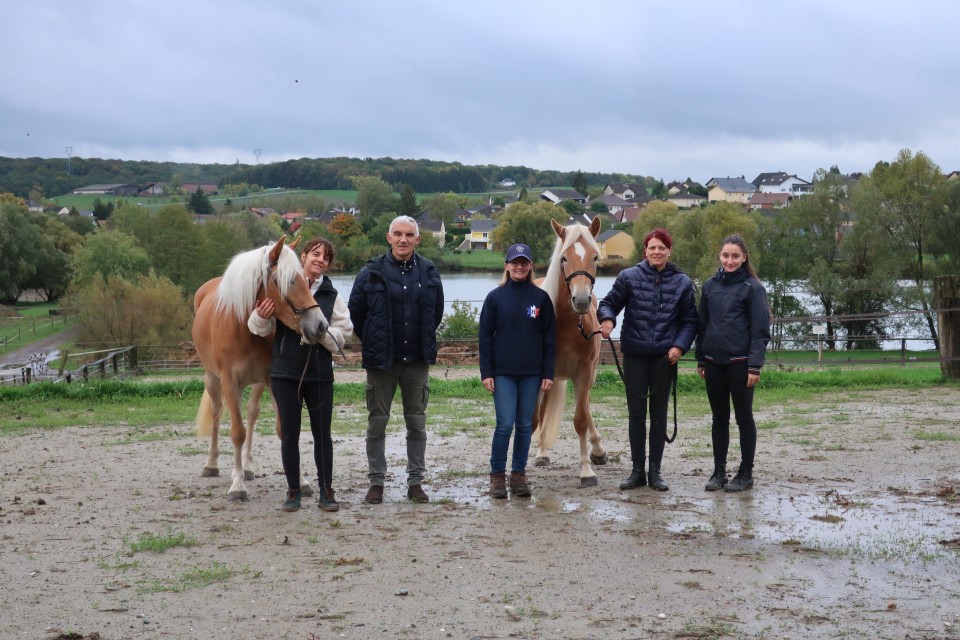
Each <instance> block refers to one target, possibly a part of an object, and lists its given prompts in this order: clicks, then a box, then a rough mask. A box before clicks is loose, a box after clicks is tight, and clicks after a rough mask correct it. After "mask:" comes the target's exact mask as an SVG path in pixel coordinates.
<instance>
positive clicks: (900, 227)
mask: <svg viewBox="0 0 960 640" xmlns="http://www.w3.org/2000/svg"><path fill="white" fill-rule="evenodd" d="M854 197H855V202H856V205H857V212H858V215H859V217H858V220H857V224H858V225H861V224H866V225H873V226H875V227H877V228H879V229H882V230H883V231H884V232H885V233H886V234H887V236H888V238H889V239H890V241H891V245H890V249H891V250H892V251H893V252H894V253H895V254H896V255H898V256H900V257H901V258H902V272H903V274H904V275H905V276H906V277H907V278H909V279H910V281H911V282H912V287H911V289H912V290H910V291H906V292H905V293H904V299H905V301H906V306H907V308H912V309H915V310H918V311H920V312H921V313H922V315H923V318H924V320H925V321H926V324H927V329H928V330H929V334H930V338H931V339H932V340H933V342H934V345H935V347H936V348H938V349H939V348H940V340H939V336H938V335H937V325H936V315H935V312H934V303H933V287H932V286H931V285H932V281H931V276H932V275H933V273H931V270H930V269H929V268H928V267H927V260H928V259H929V258H930V257H931V256H930V255H929V254H930V253H931V252H932V250H933V248H934V247H935V243H934V237H935V236H936V234H938V233H939V232H940V228H941V226H942V222H943V219H944V217H945V215H946V213H947V184H946V180H945V179H944V177H943V173H942V172H941V170H940V167H939V166H937V165H936V164H935V163H934V162H933V161H932V160H930V158H928V157H927V156H926V155H924V154H923V153H922V152H919V153H917V154H916V155H914V154H913V153H912V152H911V151H909V150H908V149H904V150H902V151H900V153H899V154H898V155H897V159H896V160H894V161H893V162H892V163H889V164H888V163H886V162H878V163H877V164H876V166H874V168H873V171H871V172H870V174H869V175H867V176H865V177H864V178H863V179H862V180H861V181H860V184H859V188H858V189H856V190H855V196H854ZM904 248H906V249H907V250H906V251H904V250H903V249H904Z"/></svg>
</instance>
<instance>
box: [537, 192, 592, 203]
mask: <svg viewBox="0 0 960 640" xmlns="http://www.w3.org/2000/svg"><path fill="white" fill-rule="evenodd" d="M540 199H541V200H546V201H547V202H552V203H553V204H560V203H561V202H563V201H564V200H573V201H574V202H576V203H578V204H582V205H586V204H587V197H586V196H585V195H583V194H582V193H580V192H579V191H577V190H576V189H545V190H544V191H543V192H542V193H541V194H540Z"/></svg>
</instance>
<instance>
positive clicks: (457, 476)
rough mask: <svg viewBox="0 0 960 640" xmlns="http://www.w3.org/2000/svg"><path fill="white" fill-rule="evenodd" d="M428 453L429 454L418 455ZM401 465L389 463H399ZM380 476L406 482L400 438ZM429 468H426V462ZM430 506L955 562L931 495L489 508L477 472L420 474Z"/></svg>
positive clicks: (598, 501) (554, 496) (566, 497)
mask: <svg viewBox="0 0 960 640" xmlns="http://www.w3.org/2000/svg"><path fill="white" fill-rule="evenodd" d="M428 453H429V452H428ZM401 461H402V464H397V463H398V462H401ZM387 462H388V467H389V468H388V475H389V476H391V477H392V478H393V479H394V480H392V481H393V482H396V480H401V481H402V480H405V478H406V467H405V462H406V443H405V439H404V437H403V436H402V435H401V437H400V438H399V439H398V438H396V436H395V435H394V434H390V435H388V437H387ZM428 465H429V460H428ZM429 473H430V475H431V476H433V478H432V482H431V483H430V487H429V493H430V494H431V496H432V497H434V500H437V501H440V500H443V501H447V502H450V503H454V504H461V505H470V507H471V508H476V509H484V510H486V509H497V508H513V509H517V508H521V509H531V510H536V511H541V512H545V513H552V514H568V515H570V516H572V517H578V516H579V517H584V518H587V519H588V520H590V521H593V522H596V523H619V524H623V525H627V526H631V525H641V526H643V527H649V526H657V527H662V528H664V529H666V530H667V531H668V532H670V533H673V534H675V535H678V536H683V537H694V536H700V535H705V536H712V537H716V538H739V539H745V540H758V541H761V542H764V543H771V544H779V545H784V546H786V547H790V546H796V548H801V549H815V550H818V551H823V552H826V553H835V554H837V555H841V556H856V557H866V558H874V559H902V560H904V561H914V560H922V561H936V560H949V561H953V562H960V550H958V545H957V543H953V544H950V545H945V544H941V541H953V540H956V539H958V538H960V508H957V507H955V506H954V505H950V504H948V503H946V502H944V501H943V500H941V499H939V498H936V497H933V496H916V495H907V496H897V495H891V494H883V495H879V494H856V493H849V494H843V495H841V494H838V493H836V492H834V491H831V492H829V493H823V494H793V495H785V494H768V493H767V490H766V489H759V490H758V489H754V490H753V491H750V492H745V493H742V494H737V495H732V494H728V493H724V492H717V493H711V494H707V493H703V494H702V496H695V497H687V496H680V495H678V494H676V493H675V492H670V493H664V494H654V493H651V492H644V493H636V494H634V493H630V494H627V493H620V492H604V493H603V494H602V495H596V494H590V495H586V496H577V495H576V490H572V491H571V492H570V493H563V494H561V493H557V492H553V491H538V490H537V487H536V483H534V491H533V496H532V497H531V498H529V499H519V500H514V499H512V498H511V499H509V500H494V499H492V498H490V497H489V496H488V495H487V493H486V491H487V486H488V478H487V475H486V474H476V473H471V474H463V473H460V472H458V471H457V470H455V469H450V468H447V467H444V466H433V465H431V466H430V469H429Z"/></svg>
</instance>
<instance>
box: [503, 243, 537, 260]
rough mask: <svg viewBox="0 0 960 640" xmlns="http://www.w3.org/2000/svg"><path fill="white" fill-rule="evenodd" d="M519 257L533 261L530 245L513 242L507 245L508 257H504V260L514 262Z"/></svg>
mask: <svg viewBox="0 0 960 640" xmlns="http://www.w3.org/2000/svg"><path fill="white" fill-rule="evenodd" d="M517 258H526V259H527V260H529V261H530V262H533V254H532V253H530V247H528V246H527V245H525V244H522V243H518V244H512V245H510V246H509V247H507V257H506V258H504V262H512V261H513V260H516V259H517Z"/></svg>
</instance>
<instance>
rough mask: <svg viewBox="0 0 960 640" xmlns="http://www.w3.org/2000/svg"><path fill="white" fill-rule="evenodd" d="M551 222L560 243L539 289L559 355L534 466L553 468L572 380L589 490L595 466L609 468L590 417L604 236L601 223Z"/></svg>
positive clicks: (583, 480)
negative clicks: (552, 317) (549, 308)
mask: <svg viewBox="0 0 960 640" xmlns="http://www.w3.org/2000/svg"><path fill="white" fill-rule="evenodd" d="M551 223H552V226H553V231H554V233H556V234H557V243H556V246H555V248H554V250H553V257H552V258H551V260H550V267H549V268H548V269H547V275H546V276H545V277H544V278H543V279H541V280H539V281H538V282H537V284H539V285H540V287H542V288H543V289H544V290H545V291H546V292H547V293H548V294H549V295H550V298H551V300H553V305H554V308H555V309H556V313H557V356H556V364H555V373H554V384H553V387H551V388H550V389H549V390H548V391H545V392H543V393H541V394H540V399H539V401H538V402H537V409H536V411H535V412H534V416H533V429H534V431H536V430H537V429H538V428H539V427H541V426H542V428H541V429H540V432H539V436H538V440H537V456H536V459H535V461H534V464H535V465H536V466H538V467H540V466H544V465H547V464H549V463H550V457H549V455H548V453H549V451H550V448H551V447H552V446H553V442H554V440H556V437H557V434H558V433H559V431H560V423H561V421H562V419H563V412H564V405H565V404H566V397H567V380H573V386H574V390H575V392H576V408H575V410H574V416H573V426H574V428H575V429H576V431H577V436H578V437H579V439H580V485H581V486H584V487H590V486H595V485H596V484H597V476H596V474H595V473H594V472H593V467H592V466H591V463H592V464H606V463H607V454H606V452H605V451H604V450H603V447H601V446H600V434H599V433H598V432H597V427H596V425H595V424H594V422H593V416H592V415H591V413H590V389H591V388H592V387H593V383H594V381H595V380H596V375H597V362H598V361H599V359H600V338H599V337H598V336H597V335H590V336H589V337H588V334H589V333H590V332H594V331H596V330H597V329H598V328H599V323H598V321H597V301H596V297H595V296H594V295H593V285H594V283H595V282H596V279H597V278H596V274H597V262H598V261H599V257H600V247H599V246H598V245H597V241H596V240H595V238H596V235H597V233H599V232H600V219H599V218H594V219H593V222H591V223H590V226H589V227H585V226H583V225H579V224H575V225H571V226H569V227H563V226H561V225H560V224H559V223H558V222H556V221H555V220H551ZM584 338H586V339H584ZM588 440H589V442H590V450H589V453H588V450H587V441H588Z"/></svg>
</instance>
